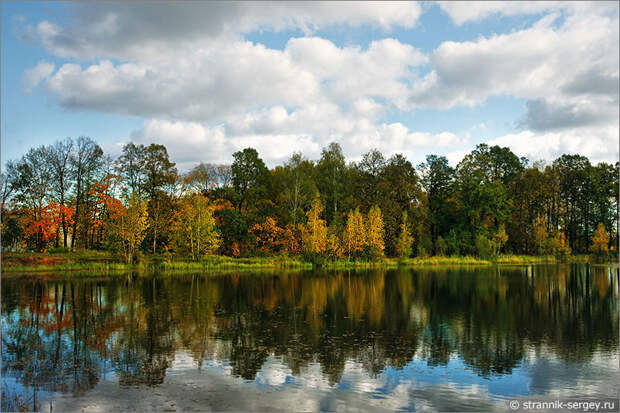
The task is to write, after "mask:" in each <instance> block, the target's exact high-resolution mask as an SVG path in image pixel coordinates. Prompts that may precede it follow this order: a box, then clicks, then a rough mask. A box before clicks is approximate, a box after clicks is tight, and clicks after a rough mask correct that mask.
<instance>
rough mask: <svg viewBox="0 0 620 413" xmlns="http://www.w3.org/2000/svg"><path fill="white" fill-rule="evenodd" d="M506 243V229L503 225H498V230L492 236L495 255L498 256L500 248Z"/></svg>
mask: <svg viewBox="0 0 620 413" xmlns="http://www.w3.org/2000/svg"><path fill="white" fill-rule="evenodd" d="M506 241H508V235H507V234H506V227H505V226H504V224H500V226H499V229H498V230H497V232H496V233H495V235H493V243H494V244H495V248H496V253H497V254H499V253H500V252H501V251H502V248H503V247H504V245H505V244H506Z"/></svg>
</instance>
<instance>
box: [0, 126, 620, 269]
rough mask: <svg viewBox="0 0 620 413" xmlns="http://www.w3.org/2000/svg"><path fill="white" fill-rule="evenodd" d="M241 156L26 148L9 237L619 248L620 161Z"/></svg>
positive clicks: (440, 252)
mask: <svg viewBox="0 0 620 413" xmlns="http://www.w3.org/2000/svg"><path fill="white" fill-rule="evenodd" d="M232 158H233V162H232V163H231V164H229V165H224V164H217V165H216V164H210V163H200V164H198V165H196V166H195V167H194V168H192V169H191V170H190V171H188V172H185V173H180V172H179V171H178V170H177V168H176V165H175V163H174V162H172V161H171V160H170V159H169V156H168V151H167V149H166V147H165V146H163V145H159V144H154V143H153V144H150V145H148V146H146V145H142V144H134V143H128V144H126V145H125V146H124V147H123V149H122V153H121V154H120V156H119V157H118V158H117V159H113V158H112V157H111V156H109V155H107V154H105V153H104V151H103V150H102V149H101V147H100V146H99V145H98V144H97V143H96V142H95V141H94V140H93V139H91V138H89V137H79V138H77V139H75V140H74V139H71V138H67V139H64V140H59V141H57V142H55V143H54V144H51V145H47V146H39V147H35V148H31V149H30V150H29V151H28V152H27V153H26V154H25V155H24V156H23V157H22V158H21V159H18V160H13V161H8V162H7V163H6V164H5V167H4V169H3V173H2V202H1V213H2V229H1V230H2V248H3V251H38V252H45V251H48V252H54V251H55V252H61V251H75V250H100V251H109V252H111V253H113V254H114V256H116V257H118V259H119V261H121V260H122V261H124V262H126V263H135V262H139V261H140V260H141V259H142V258H143V257H145V256H148V255H161V256H165V257H168V258H170V259H172V258H175V259H184V260H191V261H199V260H201V259H203V258H204V257H207V256H211V255H215V254H217V255H225V256H230V257H255V256H299V257H302V258H303V259H305V260H306V261H309V262H313V263H314V262H326V261H330V260H336V259H341V258H342V259H349V260H363V261H364V260H365V261H373V260H380V259H382V258H383V257H398V258H408V257H427V256H466V255H470V256H478V257H492V256H497V255H499V254H522V255H553V256H556V257H558V258H561V259H566V257H568V256H569V255H571V254H595V255H597V256H606V257H610V256H613V255H615V254H616V245H617V242H618V175H619V165H618V162H616V164H615V165H612V164H609V163H604V162H601V163H598V164H596V165H593V164H592V163H591V162H590V161H589V160H588V158H586V157H584V156H581V155H562V156H560V157H559V158H557V159H555V160H553V161H552V162H551V163H549V164H545V163H544V162H542V161H538V162H534V163H532V162H531V161H530V160H528V159H526V158H520V157H518V156H517V155H516V154H514V153H513V152H512V151H511V150H510V149H509V148H505V147H499V146H488V145H486V144H480V145H478V146H477V147H476V148H475V149H474V150H472V151H471V152H470V153H468V154H467V155H466V156H465V157H464V158H463V159H462V160H461V161H460V162H459V163H458V165H456V167H452V166H450V164H449V163H448V160H447V158H446V157H444V156H438V155H428V156H426V158H425V161H424V162H423V163H421V164H419V165H413V164H412V163H411V162H410V161H409V160H407V159H406V158H405V157H404V156H403V155H400V154H396V155H393V156H391V157H389V158H387V157H386V156H384V155H383V154H382V153H380V152H379V151H377V150H371V151H369V152H368V153H366V154H364V155H363V157H362V158H361V160H360V161H358V162H347V161H346V158H345V155H344V154H343V151H342V148H341V147H340V146H339V145H338V144H337V143H331V144H329V145H328V146H327V147H325V148H323V149H322V152H321V156H320V159H318V160H311V159H308V158H306V157H304V155H303V154H301V153H294V154H293V155H292V156H291V157H290V158H289V159H288V160H287V161H285V162H284V163H283V164H282V165H278V166H275V167H274V168H272V169H269V168H268V167H267V166H266V165H265V162H264V161H263V160H262V159H261V157H260V155H259V153H258V152H257V151H256V150H255V149H253V148H246V149H243V150H240V151H238V152H235V153H234V154H232Z"/></svg>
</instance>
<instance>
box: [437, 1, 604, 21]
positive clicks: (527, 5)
mask: <svg viewBox="0 0 620 413" xmlns="http://www.w3.org/2000/svg"><path fill="white" fill-rule="evenodd" d="M438 3H439V7H440V8H441V10H442V11H443V12H444V13H446V14H447V15H448V16H450V18H451V19H452V21H453V22H454V23H455V24H456V25H458V26H461V25H463V24H465V23H468V22H472V21H480V20H483V19H485V18H488V17H490V16H519V15H531V14H539V13H543V12H548V11H558V10H565V11H569V12H573V13H575V12H580V13H584V12H589V11H599V12H600V11H607V10H610V9H613V8H614V5H613V4H612V2H596V3H595V4H592V3H589V2H577V1H562V2H560V1H502V2H497V1H467V2H459V1H439V2H438Z"/></svg>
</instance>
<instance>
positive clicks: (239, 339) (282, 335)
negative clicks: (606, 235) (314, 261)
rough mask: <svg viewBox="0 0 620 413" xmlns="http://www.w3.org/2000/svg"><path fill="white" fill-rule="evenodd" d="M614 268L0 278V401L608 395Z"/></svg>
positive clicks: (459, 403)
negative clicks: (0, 390) (0, 340)
mask: <svg viewBox="0 0 620 413" xmlns="http://www.w3.org/2000/svg"><path fill="white" fill-rule="evenodd" d="M618 360H619V357H618V268H617V266H613V267H612V266H590V265H586V264H571V265H568V264H567V265H535V266H514V267H504V266H499V267H497V266H490V267H443V268H442V267H432V268H415V269H399V270H387V271H383V270H381V271H379V270H376V271H358V272H355V271H331V272H320V271H305V272H291V273H287V272H284V273H263V274H257V273H242V274H222V275H213V274H209V275H204V274H202V275H201V274H167V273H162V274H154V275H144V274H133V275H131V274H128V275H120V276H116V275H115V276H105V275H102V276H100V277H92V276H91V277H88V278H78V277H73V278H72V277H70V276H69V275H67V276H66V277H54V278H52V277H48V279H42V277H40V276H37V277H22V278H4V279H3V280H2V392H3V397H2V399H3V400H2V403H3V410H6V409H15V408H19V407H20V406H21V407H22V408H26V409H30V410H33V409H34V410H40V411H52V410H54V411H72V410H78V411H82V410H85V411H112V410H116V411H118V410H123V411H126V410H137V411H143V410H158V411H205V410H217V411H225V410H232V411H240V410H242V411H247V410H260V411H274V410H282V411H316V410H322V411H344V410H361V411H380V410H382V409H385V410H417V411H420V410H452V411H454V410H457V411H468V410H504V411H505V410H507V401H508V400H511V399H513V398H521V399H522V398H526V397H592V398H595V397H597V398H610V397H611V398H617V397H618V387H617V383H618V381H619V367H618Z"/></svg>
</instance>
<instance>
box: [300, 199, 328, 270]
mask: <svg viewBox="0 0 620 413" xmlns="http://www.w3.org/2000/svg"><path fill="white" fill-rule="evenodd" d="M321 212H323V205H322V204H321V201H319V199H318V198H315V199H314V200H313V201H312V207H311V208H310V209H309V210H308V212H307V214H306V216H307V218H308V221H307V222H306V224H305V225H302V226H301V228H300V231H301V242H302V250H303V252H304V254H305V255H306V256H307V257H310V258H311V259H313V258H314V257H316V256H318V255H321V254H323V253H324V252H325V251H326V249H327V226H326V225H325V221H324V220H323V219H321Z"/></svg>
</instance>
